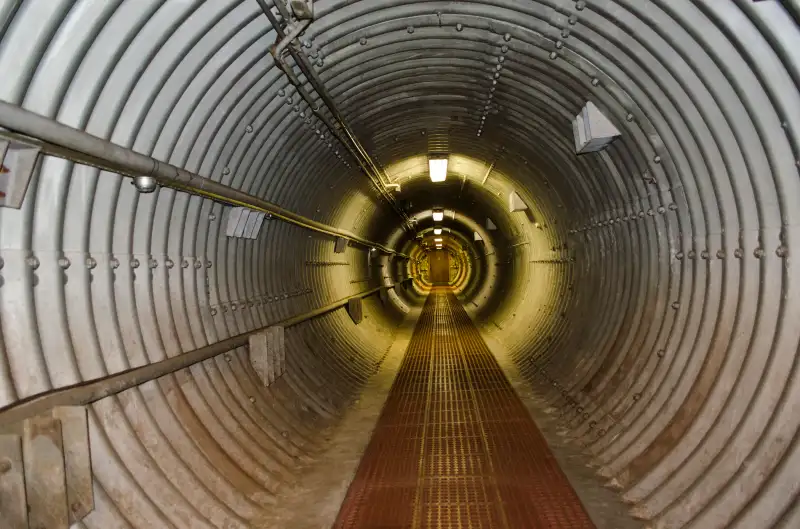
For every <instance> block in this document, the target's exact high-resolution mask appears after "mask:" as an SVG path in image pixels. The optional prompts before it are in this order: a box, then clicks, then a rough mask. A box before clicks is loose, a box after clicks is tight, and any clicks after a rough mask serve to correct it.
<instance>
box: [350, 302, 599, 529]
mask: <svg viewBox="0 0 800 529" xmlns="http://www.w3.org/2000/svg"><path fill="white" fill-rule="evenodd" d="M334 527H336V528H342V529H345V528H347V529H356V528H367V527H369V528H384V529H388V528H405V527H411V528H421V527H431V528H442V529H450V528H452V529H461V528H464V529H466V528H470V529H476V528H488V527H493V528H494V527H497V528H507V529H518V528H526V527H530V528H537V529H585V528H587V529H588V528H593V527H594V525H593V524H592V522H591V521H590V520H589V517H588V515H587V514H586V511H585V510H584V509H583V506H582V505H581V503H580V501H579V500H578V497H577V495H576V494H575V492H574V490H573V489H572V487H571V486H570V484H569V482H568V481H567V479H566V477H565V476H564V474H563V473H562V472H561V469H560V468H559V466H558V463H557V462H556V460H555V458H554V456H553V454H552V453H551V452H550V450H549V448H548V447H547V444H546V442H545V440H544V438H543V437H542V435H541V433H540V432H539V430H538V429H537V427H536V424H535V423H534V422H533V420H532V419H531V417H530V416H529V414H528V412H527V411H526V409H525V407H524V406H523V404H522V402H521V401H520V399H519V397H518V396H517V395H516V393H515V392H514V390H513V389H512V388H511V385H510V384H509V382H508V380H507V379H506V377H505V375H504V374H503V372H502V370H501V369H500V366H499V365H498V364H497V362H496V361H495V359H494V357H493V356H492V355H491V353H490V352H489V349H488V348H487V346H486V344H485V343H484V342H483V339H482V338H481V337H480V334H479V333H478V330H477V329H476V328H475V326H474V325H473V324H472V321H471V320H470V318H469V316H468V315H467V313H466V311H465V310H464V309H463V308H462V307H461V304H460V303H459V302H458V301H457V299H456V298H455V296H453V295H452V294H451V293H449V292H448V290H447V289H441V288H437V289H434V290H433V292H432V293H431V294H430V296H429V297H428V300H427V302H426V304H425V307H424V309H423V311H422V315H421V316H420V320H419V323H418V324H417V328H416V330H415V332H414V336H413V338H412V339H411V343H410V344H409V347H408V351H407V353H406V356H405V358H404V359H403V363H402V365H401V366H400V371H399V373H398V375H397V379H396V380H395V382H394V386H393V387H392V391H391V393H390V394H389V398H388V400H387V401H386V405H385V407H384V409H383V412H382V414H381V416H380V419H379V420H378V424H377V426H376V429H375V433H374V434H373V437H372V439H371V441H370V444H369V445H368V447H367V450H366V452H365V454H364V457H363V459H362V460H361V464H360V466H359V467H358V471H357V473H356V476H355V478H354V480H353V482H352V484H351V485H350V489H349V490H348V493H347V497H346V498H345V501H344V503H343V505H342V508H341V511H340V512H339V517H338V519H337V521H336V523H335V525H334Z"/></svg>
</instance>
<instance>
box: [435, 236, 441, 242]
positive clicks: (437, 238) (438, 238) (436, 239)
mask: <svg viewBox="0 0 800 529" xmlns="http://www.w3.org/2000/svg"><path fill="white" fill-rule="evenodd" d="M434 241H436V242H439V243H440V242H442V238H441V237H436V238H435V239H434Z"/></svg>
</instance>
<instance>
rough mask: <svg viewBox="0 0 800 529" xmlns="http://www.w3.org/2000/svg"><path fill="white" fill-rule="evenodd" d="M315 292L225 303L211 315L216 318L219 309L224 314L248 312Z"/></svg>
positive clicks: (308, 290)
mask: <svg viewBox="0 0 800 529" xmlns="http://www.w3.org/2000/svg"><path fill="white" fill-rule="evenodd" d="M311 292H313V290H312V289H310V288H304V289H300V290H296V291H294V292H284V293H283V294H277V295H274V296H261V297H259V298H255V299H250V300H243V301H231V302H230V303H223V304H221V305H218V306H213V307H211V315H212V316H215V315H217V313H218V312H219V309H220V308H221V309H222V312H228V309H229V308H230V310H231V311H234V312H236V311H238V310H240V309H241V310H246V309H252V308H257V307H261V306H264V305H266V304H267V303H275V302H278V301H283V300H286V299H289V298H294V297H297V296H302V295H305V294H310V293H311Z"/></svg>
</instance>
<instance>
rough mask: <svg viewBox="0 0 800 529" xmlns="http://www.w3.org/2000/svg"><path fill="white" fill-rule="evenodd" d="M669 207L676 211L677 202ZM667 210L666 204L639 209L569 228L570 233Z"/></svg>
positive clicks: (653, 214) (651, 215) (662, 212)
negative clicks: (654, 207)
mask: <svg viewBox="0 0 800 529" xmlns="http://www.w3.org/2000/svg"><path fill="white" fill-rule="evenodd" d="M669 209H670V211H674V210H676V209H678V208H677V206H676V205H675V204H670V205H669ZM666 212H667V208H665V207H664V206H658V207H657V208H656V209H655V210H652V209H648V210H647V211H646V212H645V211H644V210H642V211H638V212H635V213H631V214H629V215H623V216H621V217H616V218H613V219H607V220H601V221H596V222H594V223H592V224H588V225H586V226H583V227H580V228H575V229H572V230H569V232H568V233H569V234H575V233H580V232H584V231H591V230H592V229H594V228H602V227H604V226H611V225H614V224H617V223H622V222H626V221H631V220H636V219H643V218H644V217H645V216H650V217H654V216H655V215H656V213H658V214H661V215H663V214H664V213H666Z"/></svg>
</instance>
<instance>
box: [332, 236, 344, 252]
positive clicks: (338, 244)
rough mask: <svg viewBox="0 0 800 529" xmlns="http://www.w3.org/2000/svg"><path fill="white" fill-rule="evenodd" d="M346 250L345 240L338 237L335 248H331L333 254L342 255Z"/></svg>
mask: <svg viewBox="0 0 800 529" xmlns="http://www.w3.org/2000/svg"><path fill="white" fill-rule="evenodd" d="M346 249H347V239H345V238H344V237H338V238H337V239H336V246H334V247H333V253H344V251H345V250H346Z"/></svg>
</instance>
